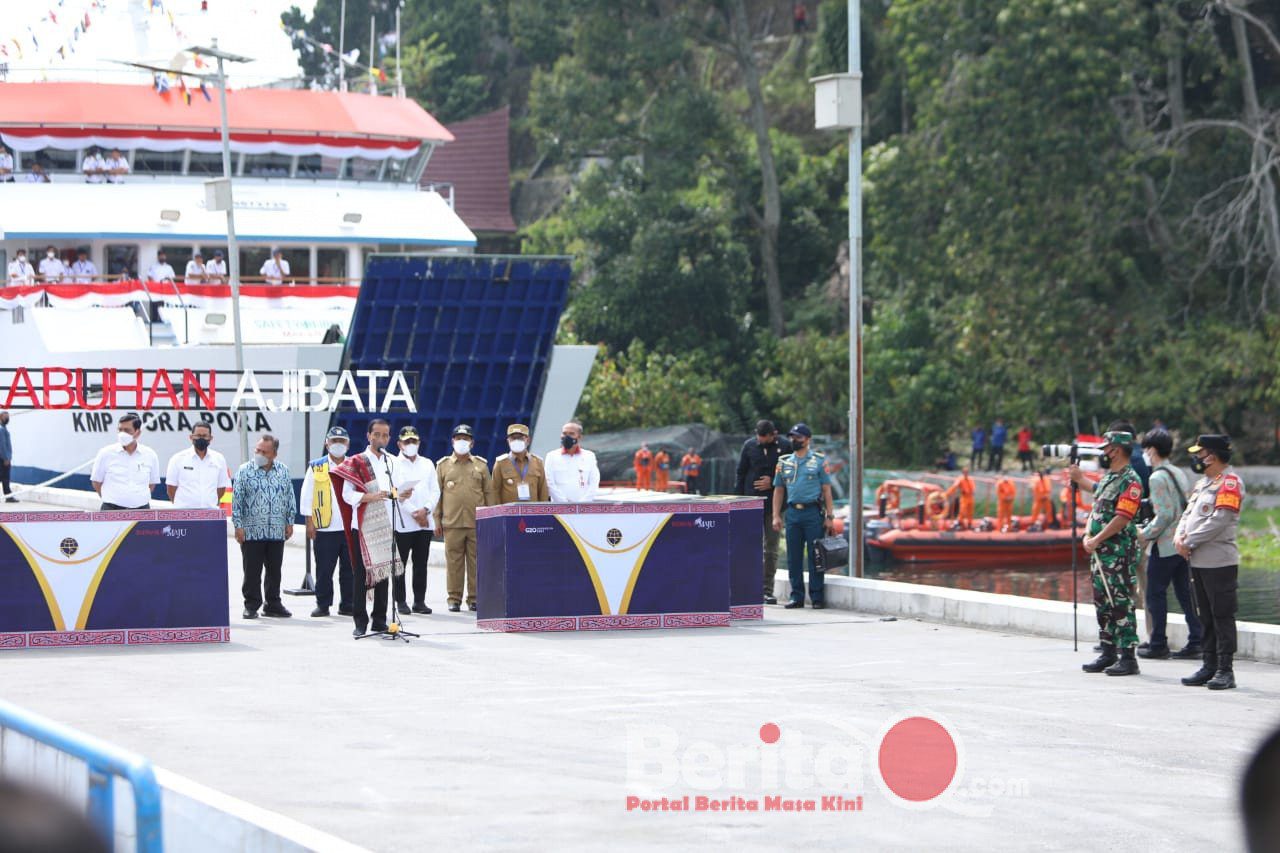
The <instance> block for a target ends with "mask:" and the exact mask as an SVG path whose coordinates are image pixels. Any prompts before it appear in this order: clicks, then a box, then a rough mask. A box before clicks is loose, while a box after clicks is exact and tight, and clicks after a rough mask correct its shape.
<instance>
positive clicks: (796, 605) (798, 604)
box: [783, 601, 804, 610]
mask: <svg viewBox="0 0 1280 853" xmlns="http://www.w3.org/2000/svg"><path fill="white" fill-rule="evenodd" d="M783 607H784V609H786V610H799V609H801V608H803V607H804V602H803V601H788V602H787V603H786V604H785V605H783Z"/></svg>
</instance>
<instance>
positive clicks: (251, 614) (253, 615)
mask: <svg viewBox="0 0 1280 853" xmlns="http://www.w3.org/2000/svg"><path fill="white" fill-rule="evenodd" d="M244 618H246V619H257V618H258V611H257V610H250V609H249V608H248V607H246V608H245V609H244Z"/></svg>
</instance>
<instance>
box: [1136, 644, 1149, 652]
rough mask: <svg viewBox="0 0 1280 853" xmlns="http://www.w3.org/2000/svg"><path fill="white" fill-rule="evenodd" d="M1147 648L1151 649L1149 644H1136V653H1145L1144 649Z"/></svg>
mask: <svg viewBox="0 0 1280 853" xmlns="http://www.w3.org/2000/svg"><path fill="white" fill-rule="evenodd" d="M1149 648H1151V644H1150V643H1138V651H1140V652H1141V651H1145V650H1146V649H1149Z"/></svg>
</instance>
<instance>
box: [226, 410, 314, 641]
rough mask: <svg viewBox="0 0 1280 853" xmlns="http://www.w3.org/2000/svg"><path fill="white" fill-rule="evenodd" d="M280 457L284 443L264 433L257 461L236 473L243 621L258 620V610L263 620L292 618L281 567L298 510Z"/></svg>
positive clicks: (233, 498)
mask: <svg viewBox="0 0 1280 853" xmlns="http://www.w3.org/2000/svg"><path fill="white" fill-rule="evenodd" d="M279 452H280V440H279V439H278V438H276V437H275V436H272V435H268V434H266V433H263V435H262V437H261V438H259V439H258V443H257V444H256V445H255V446H254V448H253V458H252V459H250V460H249V461H248V462H246V463H244V464H243V465H241V466H240V467H239V468H238V469H237V470H236V477H235V480H234V481H233V483H232V486H231V525H232V527H234V528H235V531H236V542H238V543H240V557H241V562H242V565H243V569H244V583H243V584H242V585H241V587H240V592H241V594H242V595H243V596H244V618H245V619H257V618H258V608H259V607H261V608H262V615H263V616H276V617H279V618H281V619H288V618H289V617H290V616H292V615H293V614H292V613H290V612H289V610H288V609H287V608H286V607H285V606H284V603H283V602H282V601H281V600H280V566H281V564H282V563H283V562H284V543H285V540H287V539H288V538H289V537H291V536H293V519H294V518H295V517H296V516H297V514H298V505H297V502H296V501H295V500H294V497H293V480H292V479H291V478H290V476H289V469H288V468H287V467H285V465H284V463H282V462H278V461H277V460H276V455H277V454H278V453H279ZM264 602H265V606H264Z"/></svg>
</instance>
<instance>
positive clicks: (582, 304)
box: [286, 0, 1280, 465]
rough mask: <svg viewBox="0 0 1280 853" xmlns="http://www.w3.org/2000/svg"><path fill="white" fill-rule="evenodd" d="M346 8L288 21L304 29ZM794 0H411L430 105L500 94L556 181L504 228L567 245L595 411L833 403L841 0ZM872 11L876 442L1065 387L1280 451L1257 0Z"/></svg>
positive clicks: (643, 420) (841, 162) (748, 413)
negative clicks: (544, 202)
mask: <svg viewBox="0 0 1280 853" xmlns="http://www.w3.org/2000/svg"><path fill="white" fill-rule="evenodd" d="M338 5H339V2H338V0H319V2H318V3H317V4H316V9H315V12H314V17H313V18H312V19H307V18H305V17H304V16H301V15H296V14H292V13H291V14H290V15H286V21H287V22H289V23H290V26H293V27H298V28H301V29H305V30H306V31H308V32H319V31H321V30H324V29H325V28H328V30H327V32H328V33H329V34H330V35H328V36H326V39H327V40H328V39H331V38H332V35H331V34H332V32H333V31H334V29H335V28H336V21H337V8H338ZM792 5H793V4H792V3H791V2H746V0H685V1H684V2H679V0H637V2H629V3H616V2H612V0H505V2H504V0H431V2H427V0H407V2H406V3H405V4H404V12H403V15H404V21H405V36H404V45H403V46H404V63H405V68H404V73H405V79H406V84H407V85H408V88H409V91H410V94H411V95H412V96H413V97H416V98H418V99H419V100H420V101H421V102H422V103H423V105H424V106H425V107H426V108H427V109H429V110H432V111H433V112H435V113H437V114H439V115H440V116H441V117H442V118H444V119H446V120H452V119H457V118H461V117H464V116H467V115H471V114H475V113H477V112H480V111H483V110H486V109H490V108H492V107H495V106H498V105H501V104H510V105H511V106H512V108H513V114H514V115H515V116H516V117H517V125H516V126H517V138H516V140H515V146H514V149H513V150H514V151H515V157H516V159H517V162H516V163H515V164H514V165H515V167H516V174H517V176H518V177H519V178H521V179H527V178H547V177H557V176H559V177H561V178H566V179H571V181H572V187H573V192H572V194H571V196H570V198H569V199H568V200H567V202H566V203H565V204H563V205H562V206H561V207H560V208H559V209H558V210H556V211H555V212H554V213H553V214H552V215H550V216H548V217H546V218H544V219H542V220H541V221H538V222H536V223H532V224H529V225H528V226H527V227H526V229H525V238H526V240H525V245H526V249H527V250H531V251H539V252H571V253H573V254H574V255H575V257H576V264H577V276H576V280H575V285H574V293H573V297H572V301H571V304H570V307H569V311H568V313H567V314H566V317H565V321H564V328H563V334H564V335H565V336H566V337H567V338H572V339H575V340H582V341H589V342H598V343H601V344H604V345H605V346H604V347H603V348H602V350H601V357H600V362H599V369H598V370H597V371H596V372H595V374H594V376H593V378H592V381H591V386H590V388H589V390H588V394H587V396H586V397H585V398H584V401H583V412H582V414H583V417H584V418H586V419H588V420H590V421H593V424H592V425H593V426H594V427H613V426H637V425H639V426H643V425H659V424H663V423H667V422H669V421H671V420H683V419H688V418H696V419H699V420H703V421H705V422H707V423H709V424H711V425H714V426H719V427H722V428H737V429H742V428H743V427H745V426H746V425H748V424H750V423H751V422H752V421H754V420H755V418H756V417H758V416H760V415H768V416H772V417H774V418H776V419H778V420H781V421H790V420H794V419H805V420H808V421H809V422H810V423H811V424H813V425H814V427H815V429H818V430H822V431H826V432H831V433H843V432H844V431H845V430H846V428H847V408H848V380H847V373H846V371H847V364H848V339H847V332H845V330H846V329H847V327H848V307H847V299H848V285H847V268H848V249H847V245H846V243H845V240H846V235H847V209H846V190H847V185H846V179H847V172H846V162H847V148H846V144H847V140H846V138H845V137H844V136H842V135H840V134H824V133H819V132H816V131H814V130H813V129H812V126H813V121H812V89H811V87H810V85H809V83H808V78H809V77H810V76H812V75H815V74H819V73H827V72H831V71H838V70H844V68H843V66H844V62H845V54H846V20H845V8H846V4H845V2H844V0H824V2H821V3H816V2H810V3H808V4H807V5H808V8H809V21H810V25H811V26H810V28H809V31H808V32H806V33H804V34H801V35H796V34H793V33H792V19H791V12H792ZM371 6H372V7H373V8H372V11H373V13H374V15H375V17H376V19H377V20H376V25H377V26H378V27H379V28H384V27H389V21H390V18H392V17H394V4H393V3H392V2H390V0H373V2H372V3H370V2H369V0H348V25H349V27H352V29H350V30H349V32H348V44H353V43H363V44H367V43H368V33H369V17H370V11H371V9H370V7H371ZM389 16H390V17H389ZM353 21H355V22H357V23H355V24H352V22H353ZM862 28H863V43H862V57H863V70H864V91H865V116H866V125H865V132H864V136H865V146H866V148H865V156H864V161H863V168H864V171H865V184H864V189H865V208H864V209H865V245H864V260H863V270H864V274H865V289H866V294H867V302H866V303H865V304H864V317H865V318H866V320H867V323H868V325H867V331H866V338H865V341H864V352H865V365H866V380H865V391H866V395H865V396H866V417H867V444H868V448H869V450H870V451H871V452H872V453H873V457H872V461H873V462H878V463H879V464H883V465H889V464H906V463H922V462H926V461H929V460H931V459H933V458H934V457H935V456H936V455H937V451H938V448H939V447H940V446H942V445H943V444H945V443H947V442H948V441H949V440H951V439H953V438H954V437H955V436H956V435H958V434H960V433H962V432H964V431H965V429H966V426H967V425H971V424H972V423H973V422H977V421H985V422H990V420H991V419H992V418H994V417H995V416H996V415H1003V416H1004V417H1005V418H1006V420H1008V421H1011V422H1018V423H1021V422H1024V421H1025V422H1030V423H1032V424H1034V425H1036V427H1037V432H1038V434H1039V435H1040V436H1041V437H1044V438H1046V439H1048V438H1051V437H1052V438H1057V437H1060V436H1065V435H1067V434H1069V432H1070V430H1071V429H1072V427H1073V416H1072V411H1073V410H1072V401H1073V400H1074V403H1075V406H1076V410H1077V411H1078V421H1079V426H1080V428H1081V429H1085V430H1090V429H1092V427H1093V423H1094V420H1095V419H1097V420H1098V421H1101V422H1102V423H1104V424H1105V422H1107V421H1110V420H1111V419H1113V418H1114V417H1118V416H1124V417H1128V418H1131V419H1133V420H1135V421H1136V422H1138V423H1139V424H1140V425H1145V424H1146V423H1149V422H1150V421H1151V420H1152V419H1153V418H1160V419H1162V420H1164V421H1165V422H1166V423H1169V424H1171V425H1172V426H1174V427H1176V428H1177V429H1179V430H1180V431H1181V432H1182V433H1183V434H1185V435H1189V434H1193V433H1195V432H1197V431H1200V430H1213V431H1217V430H1224V431H1229V432H1231V433H1233V434H1235V435H1237V436H1239V437H1240V438H1241V443H1242V445H1243V446H1244V448H1245V449H1246V454H1245V458H1246V459H1249V460H1250V461H1260V460H1262V459H1263V458H1265V457H1267V456H1268V455H1275V454H1276V452H1277V450H1276V441H1277V438H1276V434H1277V432H1276V428H1277V423H1278V422H1280V209H1278V202H1277V190H1276V180H1277V178H1280V175H1278V174H1277V163H1280V40H1278V39H1277V38H1276V37H1275V33H1276V31H1277V29H1280V12H1278V11H1277V10H1276V7H1275V6H1274V4H1265V3H1261V2H1254V3H1246V2H1245V0H1221V2H1200V0H965V2H959V3H957V2H942V0H867V2H864V3H863V4H862ZM361 39H363V41H361ZM302 55H303V59H304V63H307V62H309V63H310V64H309V65H308V66H307V68H308V72H309V73H310V74H311V75H312V76H313V77H314V78H315V79H317V80H323V78H324V77H325V74H326V73H327V72H326V67H325V66H324V63H323V60H322V58H317V57H315V56H312V55H310V54H309V53H308V52H307V51H306V50H305V49H304V50H303V51H302Z"/></svg>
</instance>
